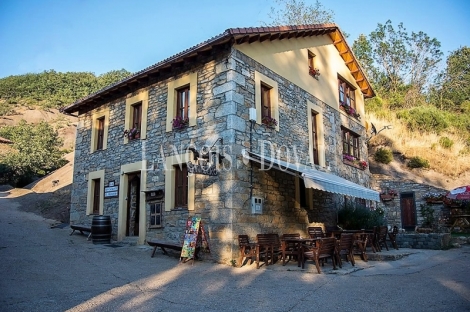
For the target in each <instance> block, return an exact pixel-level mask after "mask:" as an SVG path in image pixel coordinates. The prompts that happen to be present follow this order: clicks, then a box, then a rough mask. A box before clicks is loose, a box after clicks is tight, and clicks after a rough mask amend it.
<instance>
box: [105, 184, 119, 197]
mask: <svg viewBox="0 0 470 312" xmlns="http://www.w3.org/2000/svg"><path fill="white" fill-rule="evenodd" d="M118 196H119V185H114V181H110V182H109V186H107V187H105V188H104V198H111V197H118Z"/></svg>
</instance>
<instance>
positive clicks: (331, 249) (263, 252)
mask: <svg viewBox="0 0 470 312" xmlns="http://www.w3.org/2000/svg"><path fill="white" fill-rule="evenodd" d="M307 232H308V237H306V238H305V237H301V236H300V234H299V233H292V234H283V235H281V236H279V234H273V233H271V234H257V235H256V242H250V239H249V237H248V235H239V236H238V243H239V247H240V256H239V259H238V266H242V265H243V262H244V260H248V259H249V260H250V264H251V263H252V262H253V259H254V260H255V261H256V268H257V269H259V268H260V263H264V265H266V266H267V265H272V264H274V263H275V262H276V261H278V260H279V261H280V260H282V265H283V266H284V265H286V263H287V262H289V261H290V260H296V261H297V266H298V267H302V269H304V265H305V262H306V261H307V260H312V261H313V262H314V263H315V266H316V268H317V271H318V273H321V269H320V265H321V266H323V265H324V263H325V262H326V261H327V260H328V259H331V262H332V264H333V269H335V270H336V269H337V268H336V266H339V267H340V268H342V259H345V260H346V261H347V262H351V264H352V265H353V266H354V265H355V260H354V255H359V256H360V258H361V259H362V260H363V261H368V259H367V253H366V251H367V248H370V249H371V250H372V252H374V253H375V252H378V251H382V247H385V248H386V249H387V250H389V249H388V245H387V242H389V243H391V245H392V246H393V248H395V249H398V246H397V243H396V234H397V232H398V231H397V229H394V230H393V231H391V232H389V231H388V228H387V227H386V226H380V227H374V229H372V230H357V231H347V230H338V229H334V230H327V231H326V232H324V231H323V228H322V227H308V229H307Z"/></svg>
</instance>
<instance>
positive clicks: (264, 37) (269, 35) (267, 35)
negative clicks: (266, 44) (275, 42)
mask: <svg viewBox="0 0 470 312" xmlns="http://www.w3.org/2000/svg"><path fill="white" fill-rule="evenodd" d="M270 37H271V34H266V35H262V36H260V37H259V42H263V41H266V40H268V39H269V38H270Z"/></svg>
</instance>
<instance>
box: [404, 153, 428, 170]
mask: <svg viewBox="0 0 470 312" xmlns="http://www.w3.org/2000/svg"><path fill="white" fill-rule="evenodd" d="M407 166H408V167H410V168H429V161H427V160H426V159H424V158H421V157H419V156H416V157H412V158H411V159H410V161H409V162H408V165H407Z"/></svg>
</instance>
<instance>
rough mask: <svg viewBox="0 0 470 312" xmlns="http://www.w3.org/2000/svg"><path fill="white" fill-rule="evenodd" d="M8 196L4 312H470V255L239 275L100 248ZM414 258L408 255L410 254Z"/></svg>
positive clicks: (1, 270) (1, 237)
mask: <svg viewBox="0 0 470 312" xmlns="http://www.w3.org/2000/svg"><path fill="white" fill-rule="evenodd" d="M3 195H4V196H5V194H3ZM19 205H20V203H19V202H18V201H17V200H15V198H8V197H1V195H0V259H1V261H0V274H1V278H0V311H9V312H10V311H48V312H50V311H133V312H135V311H188V310H189V311H250V310H251V311H314V310H317V309H321V310H323V311H398V310H400V311H403V310H404V311H439V312H441V311H469V309H470V279H469V278H468V272H469V271H470V247H464V248H460V249H452V250H448V251H434V250H418V251H417V250H406V252H409V253H410V255H409V256H407V257H405V258H403V259H401V260H397V261H389V262H377V261H369V262H368V263H365V262H363V261H360V260H358V261H357V262H356V263H357V265H356V267H355V268H353V267H352V266H351V265H350V264H345V265H344V266H343V269H340V270H337V271H333V270H331V269H329V266H330V265H331V264H330V265H328V264H326V265H325V267H324V274H317V273H316V271H315V268H314V265H312V264H307V269H306V270H304V271H302V270H299V269H298V268H297V266H296V265H295V264H294V263H289V264H288V265H286V266H284V267H283V266H282V265H280V264H275V265H272V266H268V267H262V268H260V269H259V270H257V269H256V267H255V265H254V264H253V265H251V266H250V265H247V266H245V267H242V268H233V267H229V266H225V265H219V264H215V263H213V262H211V261H208V260H204V261H200V262H196V263H195V264H194V265H191V264H190V263H184V264H181V263H179V260H178V257H177V256H174V257H168V256H165V255H163V254H161V252H157V255H156V256H155V257H154V258H151V257H150V254H151V250H150V249H149V248H148V247H146V246H143V247H142V246H141V247H139V246H121V247H119V246H120V245H117V244H112V245H94V244H92V243H91V242H89V241H87V240H86V237H85V236H82V235H76V234H74V235H72V236H70V235H69V233H70V229H68V228H51V227H50V225H51V224H54V223H55V221H54V220H48V219H44V218H42V217H39V216H37V215H34V214H32V213H28V212H23V211H20V210H19V209H18V208H19ZM402 252H404V251H402Z"/></svg>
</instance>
